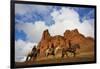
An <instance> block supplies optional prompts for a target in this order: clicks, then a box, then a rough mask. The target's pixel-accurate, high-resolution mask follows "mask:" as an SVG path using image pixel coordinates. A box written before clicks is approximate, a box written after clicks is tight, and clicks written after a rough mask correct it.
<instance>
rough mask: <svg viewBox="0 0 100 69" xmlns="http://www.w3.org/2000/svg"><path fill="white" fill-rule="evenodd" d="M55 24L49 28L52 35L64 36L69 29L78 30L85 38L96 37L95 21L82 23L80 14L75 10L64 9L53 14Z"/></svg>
mask: <svg viewBox="0 0 100 69" xmlns="http://www.w3.org/2000/svg"><path fill="white" fill-rule="evenodd" d="M51 16H52V17H53V19H54V21H55V24H54V25H52V26H51V27H50V28H49V31H50V33H51V34H52V35H57V34H59V35H63V33H64V32H65V30H67V29H70V30H72V29H75V28H77V29H78V30H79V32H80V33H82V34H84V35H85V36H91V37H94V19H90V20H84V21H83V22H80V17H79V14H78V13H77V12H76V11H75V10H74V9H73V8H64V7H63V8H62V9H61V10H60V11H56V10H54V12H52V13H51Z"/></svg>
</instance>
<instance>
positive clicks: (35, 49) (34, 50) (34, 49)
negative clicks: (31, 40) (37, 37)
mask: <svg viewBox="0 0 100 69" xmlns="http://www.w3.org/2000/svg"><path fill="white" fill-rule="evenodd" d="M36 51H37V48H36V45H35V46H34V47H33V49H32V53H35V52H36Z"/></svg>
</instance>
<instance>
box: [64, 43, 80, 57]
mask: <svg viewBox="0 0 100 69" xmlns="http://www.w3.org/2000/svg"><path fill="white" fill-rule="evenodd" d="M77 49H80V45H79V44H74V45H71V46H69V48H63V49H62V57H64V55H66V56H68V52H69V53H71V54H73V56H74V57H75V56H76V50H77Z"/></svg>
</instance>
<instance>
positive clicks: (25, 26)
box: [16, 7, 94, 42]
mask: <svg viewBox="0 0 100 69" xmlns="http://www.w3.org/2000/svg"><path fill="white" fill-rule="evenodd" d="M51 16H52V17H53V20H54V21H55V24H53V25H51V26H47V25H45V21H36V22H35V23H19V24H16V29H18V30H19V31H24V32H25V33H26V34H27V39H28V40H30V41H33V42H39V40H40V39H41V36H42V33H43V31H44V30H45V29H48V30H49V32H50V34H51V35H63V33H64V32H65V30H67V29H70V30H72V29H76V28H77V29H78V30H79V32H80V33H82V34H83V35H85V36H91V37H94V19H89V20H85V19H84V21H82V22H80V17H79V14H78V13H77V12H76V11H75V10H74V9H73V8H65V7H63V8H62V9H61V10H59V11H57V10H54V11H53V12H52V13H51Z"/></svg>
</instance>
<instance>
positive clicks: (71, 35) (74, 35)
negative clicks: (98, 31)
mask: <svg viewBox="0 0 100 69" xmlns="http://www.w3.org/2000/svg"><path fill="white" fill-rule="evenodd" d="M69 40H70V42H71V44H79V45H80V51H81V52H88V51H93V50H94V39H93V38H91V37H85V36H84V35H82V34H80V33H79V32H78V30H77V29H74V30H71V31H70V30H66V31H65V32H64V36H61V35H55V36H50V34H49V31H48V30H45V31H44V32H43V34H42V38H41V40H40V42H39V44H38V47H39V48H40V53H41V55H43V53H44V51H45V50H46V49H47V48H48V47H50V46H51V44H53V45H54V47H57V46H60V47H68V46H69V44H68V42H69Z"/></svg>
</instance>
